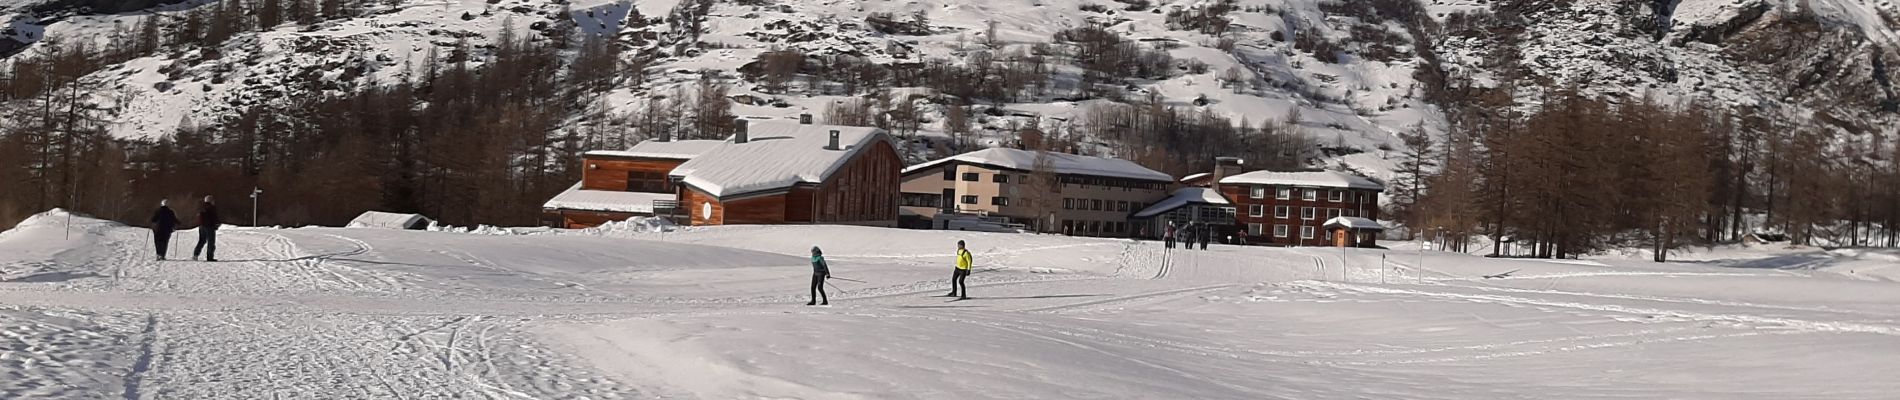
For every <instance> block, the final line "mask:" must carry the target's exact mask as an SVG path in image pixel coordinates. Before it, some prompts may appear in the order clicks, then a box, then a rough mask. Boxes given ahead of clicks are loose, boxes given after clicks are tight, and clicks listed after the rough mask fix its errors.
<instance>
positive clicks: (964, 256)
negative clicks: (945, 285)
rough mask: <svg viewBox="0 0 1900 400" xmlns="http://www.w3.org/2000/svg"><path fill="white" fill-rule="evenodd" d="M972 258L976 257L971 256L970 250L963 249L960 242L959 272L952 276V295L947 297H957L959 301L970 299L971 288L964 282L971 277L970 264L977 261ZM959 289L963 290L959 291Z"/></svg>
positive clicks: (958, 245)
mask: <svg viewBox="0 0 1900 400" xmlns="http://www.w3.org/2000/svg"><path fill="white" fill-rule="evenodd" d="M972 258H974V257H971V256H970V250H969V249H965V248H964V247H963V241H961V240H958V241H957V270H956V273H953V274H951V275H950V294H949V295H947V296H945V297H955V298H957V300H969V299H970V286H969V285H967V284H964V283H963V280H964V279H965V278H969V277H970V264H971V263H973V262H974V261H975V260H972ZM958 288H961V289H962V290H961V291H959V290H958ZM958 293H962V295H958Z"/></svg>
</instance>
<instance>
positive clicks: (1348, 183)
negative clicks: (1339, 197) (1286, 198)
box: [1220, 171, 1385, 191]
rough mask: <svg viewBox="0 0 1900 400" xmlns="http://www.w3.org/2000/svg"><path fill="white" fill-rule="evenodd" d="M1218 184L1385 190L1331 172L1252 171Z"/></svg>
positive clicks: (1366, 180) (1382, 187)
mask: <svg viewBox="0 0 1900 400" xmlns="http://www.w3.org/2000/svg"><path fill="white" fill-rule="evenodd" d="M1220 183H1223V184H1236V185H1280V186H1308V187H1326V188H1342V189H1370V190H1378V191H1384V190H1385V186H1384V185H1380V184H1379V183H1378V182H1373V181H1372V180H1371V179H1366V178H1364V177H1360V176H1355V175H1349V174H1345V173H1339V172H1333V171H1302V172H1278V171H1254V172H1248V173H1244V174H1240V175H1234V176H1229V177H1226V178H1221V180H1220Z"/></svg>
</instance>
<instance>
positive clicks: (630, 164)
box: [541, 154, 686, 229]
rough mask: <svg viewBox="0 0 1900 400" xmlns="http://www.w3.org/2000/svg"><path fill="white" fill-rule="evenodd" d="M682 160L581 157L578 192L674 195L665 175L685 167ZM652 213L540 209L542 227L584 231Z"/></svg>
mask: <svg viewBox="0 0 1900 400" xmlns="http://www.w3.org/2000/svg"><path fill="white" fill-rule="evenodd" d="M685 163H686V160H685V159H673V158H648V157H626V156H611V155H598V154H590V155H585V156H583V157H582V158H581V189H585V190H607V191H616V192H647V193H677V192H678V190H677V188H675V187H674V185H673V183H672V180H671V178H669V177H668V176H667V175H668V174H669V173H671V172H673V169H674V168H678V167H679V166H680V164H685ZM647 216H652V214H642V213H628V212H613V211H595V210H550V209H544V210H541V220H542V224H543V225H545V226H554V227H560V228H567V229H584V228H592V227H596V226H600V225H601V224H605V223H608V222H613V221H625V220H627V219H630V218H633V217H647Z"/></svg>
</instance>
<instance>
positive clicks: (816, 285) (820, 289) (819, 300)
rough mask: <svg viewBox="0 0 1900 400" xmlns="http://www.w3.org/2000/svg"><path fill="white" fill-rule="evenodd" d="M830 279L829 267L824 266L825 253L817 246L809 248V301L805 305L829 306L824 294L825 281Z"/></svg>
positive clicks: (829, 301) (828, 299)
mask: <svg viewBox="0 0 1900 400" xmlns="http://www.w3.org/2000/svg"><path fill="white" fill-rule="evenodd" d="M830 278H831V267H829V266H826V265H825V252H824V251H823V250H819V249H818V246H812V247H811V301H807V302H805V305H808V306H810V305H821V306H828V305H831V299H830V296H828V295H826V294H825V280H826V279H830Z"/></svg>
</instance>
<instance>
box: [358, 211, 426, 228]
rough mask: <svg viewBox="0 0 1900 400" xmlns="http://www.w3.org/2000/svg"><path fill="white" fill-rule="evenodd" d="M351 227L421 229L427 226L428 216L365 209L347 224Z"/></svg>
mask: <svg viewBox="0 0 1900 400" xmlns="http://www.w3.org/2000/svg"><path fill="white" fill-rule="evenodd" d="M347 226H349V227H351V228H384V229H422V228H426V227H428V226H429V218H428V217H423V216H421V215H417V214H400V213H390V212H382V211H367V212H364V213H363V215H358V216H356V219H352V220H350V224H349V225H347Z"/></svg>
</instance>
